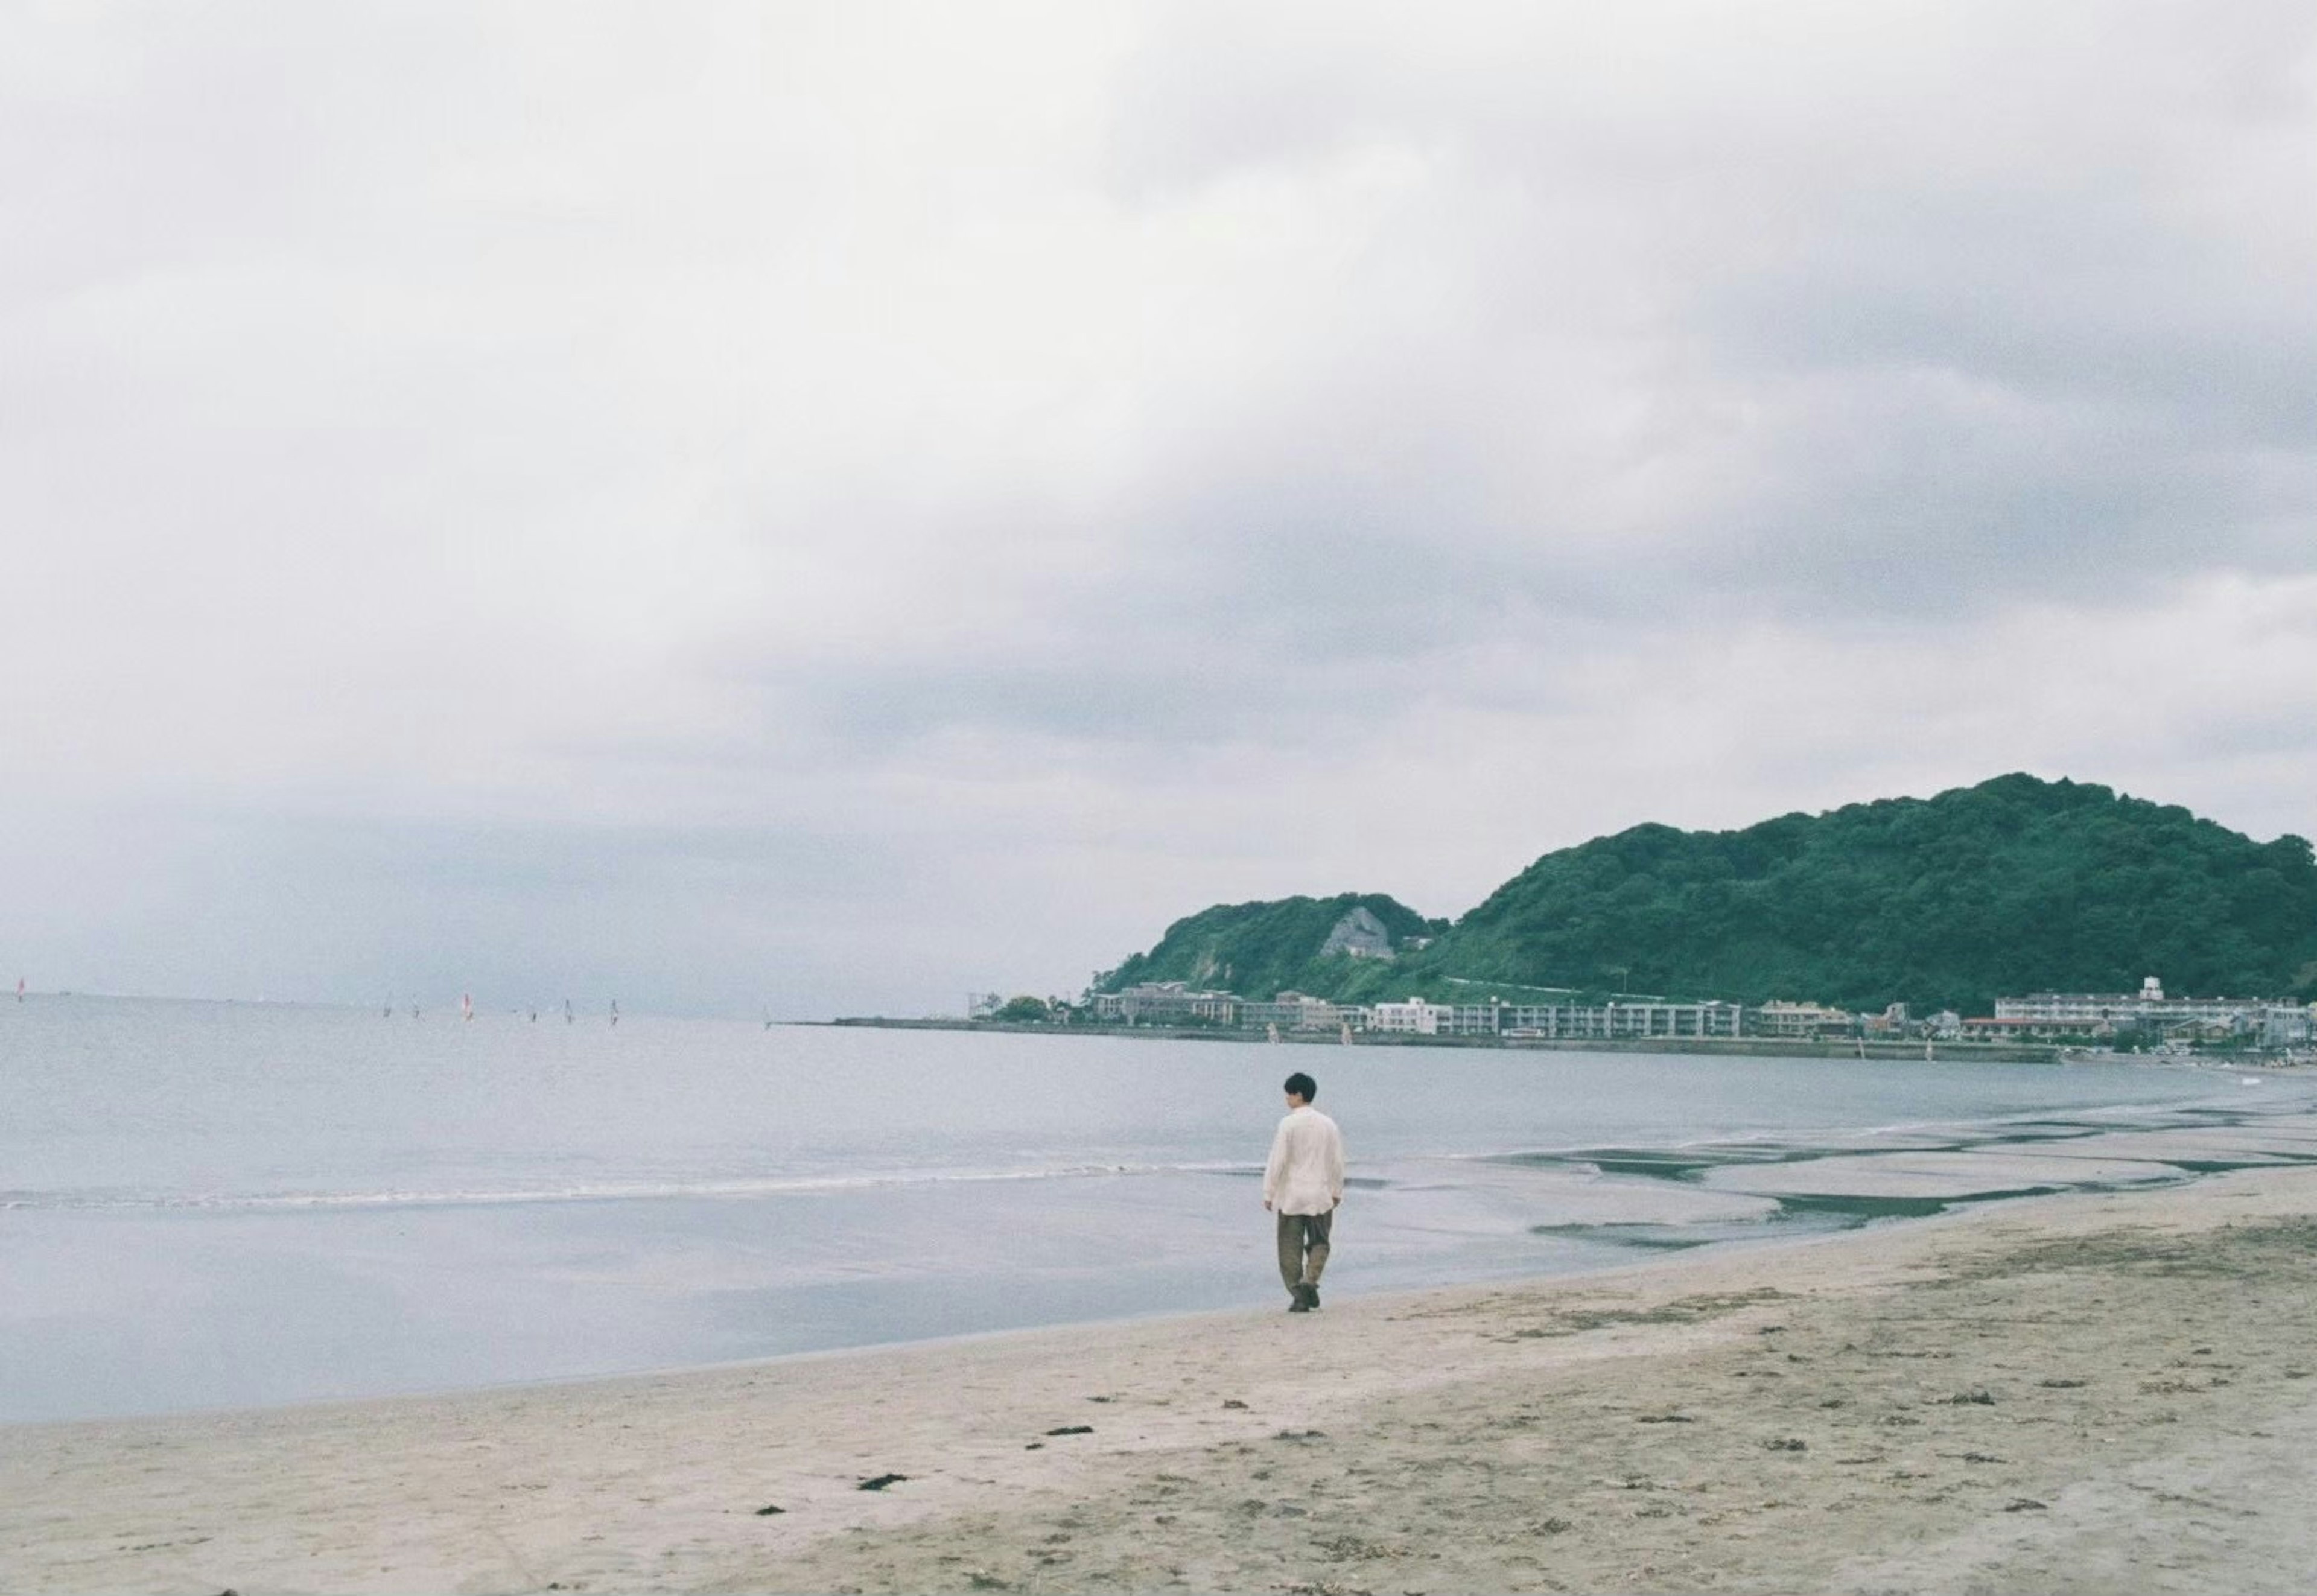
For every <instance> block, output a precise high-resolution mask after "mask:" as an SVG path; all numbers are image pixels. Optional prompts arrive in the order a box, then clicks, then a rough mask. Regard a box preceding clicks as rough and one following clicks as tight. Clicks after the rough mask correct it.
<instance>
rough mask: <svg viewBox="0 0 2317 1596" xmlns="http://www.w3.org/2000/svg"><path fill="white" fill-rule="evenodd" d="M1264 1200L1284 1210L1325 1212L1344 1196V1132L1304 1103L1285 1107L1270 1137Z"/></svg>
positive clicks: (1277, 1208)
mask: <svg viewBox="0 0 2317 1596" xmlns="http://www.w3.org/2000/svg"><path fill="white" fill-rule="evenodd" d="M1263 1200H1264V1201H1265V1202H1266V1203H1268V1204H1270V1205H1271V1206H1272V1207H1273V1208H1275V1209H1276V1210H1277V1211H1278V1212H1280V1213H1282V1214H1325V1213H1327V1212H1328V1210H1329V1209H1331V1208H1333V1207H1334V1206H1336V1205H1337V1203H1339V1202H1342V1201H1343V1200H1344V1134H1343V1133H1342V1132H1341V1131H1339V1130H1337V1128H1336V1122H1335V1121H1334V1120H1332V1119H1330V1118H1328V1116H1326V1115H1324V1114H1322V1113H1320V1111H1319V1110H1318V1109H1317V1108H1314V1107H1311V1105H1309V1104H1306V1105H1304V1106H1303V1107H1301V1108H1292V1109H1290V1110H1288V1114H1287V1117H1286V1118H1284V1119H1283V1120H1281V1121H1280V1122H1279V1134H1277V1135H1275V1136H1274V1137H1272V1138H1271V1161H1270V1162H1269V1163H1267V1164H1266V1165H1265V1166H1264V1169H1263Z"/></svg>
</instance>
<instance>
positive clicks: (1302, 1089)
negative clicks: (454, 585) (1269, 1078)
mask: <svg viewBox="0 0 2317 1596" xmlns="http://www.w3.org/2000/svg"><path fill="white" fill-rule="evenodd" d="M1287 1089H1288V1090H1289V1091H1291V1092H1293V1093H1294V1094H1295V1095H1296V1096H1297V1097H1299V1098H1302V1099H1303V1100H1304V1101H1305V1102H1307V1103H1308V1102H1310V1101H1311V1099H1312V1098H1316V1097H1318V1096H1319V1095H1320V1083H1319V1082H1318V1081H1316V1080H1312V1079H1311V1077H1310V1076H1309V1075H1306V1074H1305V1073H1303V1071H1301V1070H1298V1071H1295V1073H1293V1075H1290V1076H1289V1077H1288V1078H1287Z"/></svg>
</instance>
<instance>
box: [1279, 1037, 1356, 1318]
mask: <svg viewBox="0 0 2317 1596" xmlns="http://www.w3.org/2000/svg"><path fill="white" fill-rule="evenodd" d="M1319 1095H1320V1087H1319V1083H1318V1082H1317V1081H1315V1080H1312V1079H1311V1077H1310V1076H1309V1075H1306V1074H1305V1073H1303V1071H1301V1070H1298V1071H1295V1073H1294V1074H1293V1075H1290V1076H1289V1077H1288V1078H1287V1117H1286V1118H1284V1119H1283V1120H1281V1121H1280V1122H1279V1133H1278V1134H1276V1135H1275V1136H1273V1137H1272V1138H1271V1160H1270V1161H1269V1162H1268V1163H1266V1164H1265V1165H1264V1167H1263V1206H1264V1207H1265V1208H1266V1210H1268V1211H1270V1212H1271V1213H1274V1214H1275V1215H1278V1216H1279V1278H1280V1279H1281V1280H1283V1281H1284V1282H1285V1283H1286V1287H1287V1295H1288V1296H1291V1297H1293V1299H1294V1300H1293V1303H1291V1304H1290V1305H1289V1306H1288V1309H1287V1311H1288V1312H1289V1313H1291V1314H1308V1313H1310V1312H1311V1310H1312V1309H1314V1308H1316V1307H1318V1306H1319V1305H1320V1270H1322V1269H1326V1268H1327V1267H1328V1231H1329V1229H1330V1228H1332V1227H1333V1225H1334V1224H1335V1218H1336V1205H1337V1204H1338V1203H1340V1202H1342V1201H1343V1200H1344V1135H1343V1133H1342V1132H1341V1131H1338V1130H1337V1128H1336V1122H1335V1121H1334V1120H1332V1119H1330V1118H1328V1116H1326V1115H1324V1114H1322V1113H1320V1111H1319V1110H1318V1109H1317V1108H1314V1107H1311V1099H1312V1098H1316V1097H1318V1096H1319Z"/></svg>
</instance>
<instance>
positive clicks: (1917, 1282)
mask: <svg viewBox="0 0 2317 1596" xmlns="http://www.w3.org/2000/svg"><path fill="white" fill-rule="evenodd" d="M2149 1134H2161V1133H2149ZM2176 1137H2177V1134H2176ZM2250 1140H2255V1141H2264V1143H2265V1144H2266V1145H2268V1146H2270V1147H2272V1148H2284V1147H2286V1146H2288V1145H2289V1146H2290V1147H2292V1148H2294V1149H2295V1150H2304V1149H2305V1150H2306V1151H2307V1152H2309V1153H2311V1154H2317V1116H2303V1115H2291V1116H2275V1117H2274V1118H2273V1119H2270V1120H2268V1121H2267V1122H2265V1123H2264V1124H2263V1125H2261V1126H2260V1127H2259V1131H2258V1134H2257V1135H2254V1136H2252V1137H2250ZM2247 1155H2248V1156H2250V1152H2248V1154H2247ZM2296 1155H2297V1153H2296ZM2280 1156H2282V1154H2280ZM2313 1241H2317V1167H2313V1166H2310V1165H2305V1164H2303V1165H2295V1164H2279V1165H2277V1166H2276V1167H2271V1168H2259V1169H2241V1170H2236V1171H2235V1172H2232V1173H2226V1174H2216V1175H2209V1176H2205V1177H2202V1178H2200V1179H2196V1180H2195V1181H2193V1182H2191V1183H2189V1184H2187V1185H2175V1186H2169V1187H2163V1188H2151V1189H2143V1190H2113V1189H2110V1190H2090V1191H2080V1192H2072V1193H2068V1194H2063V1195H2059V1196H2050V1197H2026V1198H2019V1199H2013V1200H2010V1201H2006V1202H1999V1203H1990V1204H1985V1205H1981V1206H1973V1207H1970V1208H1966V1209H1964V1210H1961V1211H1958V1212H1953V1213H1949V1214H1946V1215H1939V1216H1937V1217H1935V1218H1929V1219H1921V1220H1915V1221H1910V1222H1907V1223H1904V1224H1892V1225H1882V1226H1874V1227H1870V1228H1868V1229H1865V1230H1859V1231H1851V1232H1846V1233H1837V1234H1834V1235H1829V1236H1817V1237H1798V1238H1794V1239H1793V1240H1792V1241H1788V1242H1768V1243H1763V1244H1757V1245H1749V1246H1746V1247H1740V1248H1735V1249H1730V1250H1726V1251H1724V1250H1708V1251H1704V1252H1700V1253H1691V1254H1676V1255H1670V1256H1667V1257H1662V1258H1659V1259H1653V1260H1646V1261H1642V1262H1638V1263H1628V1264H1624V1265H1620V1266H1617V1267H1615V1268H1613V1269H1607V1270H1605V1271H1602V1272H1598V1273H1592V1274H1587V1275H1582V1276H1564V1277H1552V1278H1544V1279H1541V1280H1527V1281H1518V1282H1510V1283H1507V1282H1501V1281H1499V1282H1492V1283H1484V1284H1479V1285H1468V1286H1457V1287H1435V1288H1430V1289H1427V1290H1423V1291H1417V1292H1408V1293H1392V1294H1380V1295H1377V1296H1357V1297H1347V1298H1341V1299H1337V1300H1332V1301H1331V1302H1330V1303H1329V1305H1328V1307H1327V1308H1326V1309H1325V1310H1324V1311H1323V1312H1322V1313H1321V1314H1318V1315H1312V1316H1308V1317H1305V1318H1302V1319H1293V1318H1290V1317H1288V1316H1287V1315H1285V1314H1277V1313H1264V1312H1248V1311H1238V1312H1232V1313H1223V1314H1190V1315H1176V1316H1169V1317H1165V1318H1158V1319H1137V1320H1129V1321H1122V1322H1116V1323H1105V1324H1077V1325H1069V1326H1061V1327H1052V1328H1047V1329H1040V1330H1028V1331H1006V1332H997V1333H992V1334H987V1335H980V1336H970V1337H963V1338H953V1339H949V1340H939V1341H926V1342H914V1343H907V1344H902V1345H897V1346H888V1347H881V1348H870V1349H857V1348H856V1349H846V1350H843V1351H834V1352H824V1353H808V1354H798V1355H793V1356H791V1357H787V1358H777V1359H772V1360H762V1361H755V1362H748V1363H739V1364H726V1365H718V1366H712V1367H694V1368H689V1369H680V1370H670V1371H666V1372H663V1373H659V1374H651V1375H631V1376H616V1377H612V1378H605V1379H594V1380H587V1381H581V1382H572V1383H554V1384H539V1385H519V1386H503V1387H497V1388H493V1389H490V1390H485V1391H470V1392H460V1393H452V1394H443V1395H435V1396H397V1397H387V1398H377V1399H370V1400H366V1401H362V1402H354V1403H314V1404H308V1405H301V1406H298V1407H291V1408H273V1409H259V1410H239V1411H221V1412H200V1413H185V1414H174V1415H169V1416H166V1417H161V1418H151V1419H116V1420H102V1421H69V1422H46V1423H40V1424H25V1425H12V1426H5V1427H0V1504H4V1505H0V1564H5V1565H8V1566H9V1567H10V1568H11V1569H12V1571H13V1572H12V1578H11V1580H10V1582H9V1583H10V1586H11V1588H12V1589H23V1590H28V1591H79V1590H100V1589H121V1588H136V1589H187V1590H192V1589H200V1588H206V1589H209V1590H216V1589H219V1588H221V1587H227V1586H230V1587H232V1588H235V1589H240V1590H250V1589H276V1588H282V1589H325V1590H371V1589H393V1590H400V1589H410V1588H416V1587H428V1588H460V1589H466V1590H544V1589H548V1588H553V1587H560V1588H565V1589H575V1590H585V1589H595V1590H614V1589H674V1588H701V1587H706V1588H753V1589H770V1590H821V1589H844V1588H855V1589H863V1590H887V1589H891V1590H907V1589H942V1590H951V1589H956V1590H996V1589H1015V1590H1033V1589H1041V1588H1067V1589H1077V1588H1091V1589H1152V1588H1167V1587H1170V1586H1171V1587H1179V1588H1187V1589H1200V1590H1212V1589H1264V1588H1282V1589H1291V1590H1292V1589H1304V1590H1311V1591H1320V1590H1339V1591H1345V1592H1349V1591H1353V1590H1368V1589H1373V1590H1382V1589H1387V1588H1388V1589H1391V1590H1400V1589H1430V1590H1444V1589H1480V1588H1497V1589H1550V1588H1555V1587H1557V1586H1559V1587H1574V1588H1580V1589H1601V1588H1632V1589H1675V1590H1678V1589H1692V1588H1697V1587H1699V1586H1701V1585H1704V1584H1713V1585H1714V1586H1715V1587H1717V1588H1729V1589H1741V1590H1754V1589H1760V1590H1791V1589H1827V1590H1838V1589H1839V1590H1852V1589H1857V1590H1867V1589H1877V1588H1881V1589H1888V1588H1893V1587H1897V1588H1905V1589H1910V1590H1916V1589H1920V1590H1945V1589H1955V1590H1961V1589H1964V1588H1968V1587H1970V1586H1972V1585H1973V1584H1974V1583H1976V1584H1980V1585H1988V1584H1992V1585H1994V1586H1995V1587H1997V1588H2044V1589H2116V1588H2120V1587H2125V1588H2133V1587H2144V1586H2146V1585H2148V1584H2151V1583H2161V1584H2164V1585H2165V1586H2167V1587H2168V1588H2176V1589H2214V1590H2220V1589H2285V1588H2288V1587H2289V1586H2290V1585H2291V1584H2293V1583H2295V1582H2296V1580H2297V1577H2298V1573H2299V1570H2300V1569H2301V1568H2303V1567H2305V1566H2307V1565H2308V1563H2309V1561H2310V1558H2311V1556H2312V1555H2313V1554H2317V1545H2313V1544H2312V1537H2313V1534H2317V1531H2313V1530H2312V1529H2308V1528H2306V1527H2305V1526H2304V1522H2303V1520H2304V1515H2303V1514H2302V1513H2301V1512H2300V1511H2299V1502H2300V1500H2301V1499H2302V1497H2303V1496H2304V1495H2305V1491H2306V1486H2307V1484H2308V1473H2309V1470H2308V1467H2307V1466H2306V1465H2305V1464H2304V1462H2303V1461H2302V1459H2303V1457H2305V1455H2306V1450H2307V1448H2309V1447H2310V1446H2311V1445H2312V1444H2317V1380H2312V1379H2311V1377H2310V1376H2312V1373H2313V1370H2317V1353H2311V1352H2308V1351H2306V1350H2304V1340H2305V1335H2304V1329H2303V1327H2304V1325H2305V1323H2306V1317H2307V1310H2308V1308H2309V1306H2310V1305H2311V1300H2312V1291H2311V1288H2310V1287H2309V1286H2308V1285H2307V1284H2306V1283H2305V1280H2304V1276H2305V1273H2306V1270H2305V1261H2304V1260H2305V1258H2306V1256H2307V1253H2308V1251H2309V1249H2310V1247H2311V1245H2312V1243H2313ZM2046 1366H2048V1367H2046ZM885 1474H892V1475H900V1476H903V1477H902V1478H899V1479H897V1480H894V1481H891V1482H890V1483H889V1484H888V1485H887V1486H886V1487H884V1488H882V1489H875V1490H872V1489H869V1488H867V1486H866V1485H864V1482H869V1481H873V1480H875V1479H876V1478H877V1477H878V1476H879V1475H885ZM2215 1489H2221V1490H2222V1491H2223V1497H2222V1498H2220V1499H2219V1500H2224V1501H2225V1502H2227V1503H2228V1504H2229V1505H2228V1507H2227V1508H2226V1509H2225V1510H2223V1509H2222V1508H2220V1507H2217V1506H2216V1505H2215V1501H2216V1498H2215V1497H2214V1494H2213V1493H2214V1490H2215ZM768 1507H769V1508H776V1509H778V1510H779V1511H774V1512H764V1511H761V1510H763V1509H765V1508H768ZM2167 1564H2169V1565H2170V1566H2169V1569H2168V1568H2166V1566H2165V1565H2167ZM2160 1569H2162V1570H2164V1572H2163V1574H2162V1577H2161V1578H2160V1579H2159V1577H2158V1571H2159V1570H2160Z"/></svg>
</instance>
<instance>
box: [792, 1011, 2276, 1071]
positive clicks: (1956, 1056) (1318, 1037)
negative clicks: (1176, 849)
mask: <svg viewBox="0 0 2317 1596" xmlns="http://www.w3.org/2000/svg"><path fill="white" fill-rule="evenodd" d="M778 1023H780V1024H783V1025H792V1026H814V1027H835V1028H839V1029H860V1030H879V1031H966V1032H983V1033H988V1034H990V1035H995V1036H1080V1037H1093V1036H1117V1037H1125V1038H1131V1039H1134V1040H1140V1041H1159V1042H1228V1043H1252V1044H1256V1045H1266V1046H1267V1045H1274V1043H1273V1039H1272V1038H1271V1037H1270V1036H1266V1035H1265V1034H1264V1033H1263V1032H1261V1031H1257V1030H1253V1029H1251V1028H1248V1027H1239V1026H1234V1027H1223V1026H1141V1025H1135V1026H1096V1025H1084V1026H1073V1025H1062V1026H1057V1025H1050V1024H1045V1023H1042V1022H1038V1021H1014V1020H991V1019H944V1018H926V1019H897V1018H887V1017H885V1016H882V1015H847V1016H845V1017H843V1018H837V1019H829V1020H783V1021H780V1022H778ZM1276 1045H1283V1046H1296V1047H1342V1046H1345V1045H1346V1043H1345V1042H1344V1041H1343V1039H1342V1037H1341V1036H1338V1035H1336V1034H1333V1033H1329V1032H1326V1031H1283V1032H1282V1033H1281V1034H1280V1036H1279V1037H1278V1039H1277V1044H1276ZM1348 1045H1350V1046H1353V1047H1450V1048H1481V1049H1485V1050H1492V1051H1529V1052H1536V1053H1642V1054H1670V1055H1675V1056H1681V1055H1686V1054H1696V1055H1699V1056H1727V1057H1733V1058H1748V1057H1751V1058H1831V1059H1856V1060H1864V1061H1865V1062H1867V1063H1873V1062H1874V1061H1875V1060H1877V1059H1900V1060H1910V1061H1915V1062H1921V1061H1922V1060H1923V1058H1924V1048H1923V1045H1922V1044H1921V1043H1919V1042H1874V1041H1869V1042H1866V1043H1865V1044H1863V1045H1862V1044H1860V1043H1859V1042H1856V1041H1838V1042H1818V1041H1804V1040H1801V1039H1798V1038H1788V1037H1780V1036H1617V1037H1601V1038H1595V1039H1587V1038H1582V1037H1565V1038H1555V1037H1543V1036H1403V1035H1400V1034H1398V1033H1395V1032H1377V1031H1363V1032H1360V1033H1358V1034H1357V1036H1355V1038H1354V1040H1353V1041H1352V1042H1351V1043H1349V1044H1348ZM1934 1048H1935V1050H1936V1051H1935V1052H1934V1053H1933V1054H1932V1056H1931V1058H1930V1060H1929V1062H1931V1063H1949V1062H1953V1063H1966V1062H1970V1061H1973V1060H1984V1061H1987V1062H1989V1063H2014V1064H2017V1063H2062V1062H2063V1061H2062V1058H2061V1055H2062V1054H2065V1053H2069V1052H2072V1051H2074V1050H2073V1049H2072V1048H2070V1047H2068V1046H2065V1045H2062V1044H2059V1043H2040V1042H1940V1043H1937V1044H1934ZM2139 1056H2140V1055H2136V1054H2119V1055H2117V1060H2116V1062H2118V1063H2133V1062H2138V1060H2139ZM2246 1067H2247V1068H2266V1067H2269V1066H2264V1065H2247V1066H2246Z"/></svg>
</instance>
